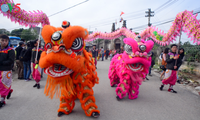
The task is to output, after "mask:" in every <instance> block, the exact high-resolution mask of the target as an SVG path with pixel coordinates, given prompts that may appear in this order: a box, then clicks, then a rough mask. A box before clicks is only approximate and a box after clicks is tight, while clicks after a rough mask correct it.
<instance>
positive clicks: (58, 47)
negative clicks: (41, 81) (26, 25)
mask: <svg viewBox="0 0 200 120" xmlns="http://www.w3.org/2000/svg"><path fill="white" fill-rule="evenodd" d="M62 27H63V28H61V27H58V28H56V27H53V26H50V25H46V26H44V27H43V29H42V32H41V34H42V37H43V39H44V41H45V44H46V45H45V48H46V51H45V52H43V53H42V54H41V57H40V62H39V65H40V67H41V68H45V70H44V71H45V73H46V74H48V75H49V76H50V77H52V78H61V79H62V78H63V77H65V76H69V75H70V74H71V73H73V72H79V71H80V70H81V68H82V67H84V59H85V58H84V57H83V55H82V53H83V49H84V39H86V38H87V37H88V31H87V30H86V29H85V28H83V27H81V26H70V24H69V22H68V24H66V25H65V26H64V25H63V26H62Z"/></svg>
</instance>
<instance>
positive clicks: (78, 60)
mask: <svg viewBox="0 0 200 120" xmlns="http://www.w3.org/2000/svg"><path fill="white" fill-rule="evenodd" d="M62 27H63V28H61V27H60V28H56V27H53V26H50V25H46V26H44V28H43V29H42V33H41V34H42V37H43V38H44V41H45V44H46V46H45V48H46V51H44V52H43V53H42V54H41V58H40V61H39V65H40V67H41V68H45V70H44V71H45V73H46V74H48V78H47V82H46V86H45V91H44V92H45V94H46V96H49V97H50V98H53V96H54V95H55V94H56V96H57V97H60V107H59V109H58V116H59V117H60V116H62V115H64V114H69V113H71V112H72V110H73V108H74V105H75V102H74V100H75V99H76V98H78V99H80V102H81V107H82V108H83V110H84V112H85V114H86V115H87V116H92V117H99V115H100V111H99V110H97V105H96V104H95V98H94V96H93V89H92V87H93V86H94V85H95V84H98V82H99V78H98V77H97V72H96V71H95V65H94V63H93V61H92V55H91V54H89V53H88V52H86V50H85V49H84V39H86V38H87V37H88V31H87V30H86V29H85V28H83V27H80V26H70V23H69V22H67V21H64V22H63V24H62Z"/></svg>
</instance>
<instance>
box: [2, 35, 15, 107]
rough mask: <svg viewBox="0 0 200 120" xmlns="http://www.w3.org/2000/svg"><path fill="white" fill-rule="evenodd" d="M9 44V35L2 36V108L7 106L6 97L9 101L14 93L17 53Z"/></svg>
mask: <svg viewBox="0 0 200 120" xmlns="http://www.w3.org/2000/svg"><path fill="white" fill-rule="evenodd" d="M8 42H9V37H8V36H7V35H0V43H1V46H0V95H1V99H0V108H1V107H3V106H4V105H5V104H6V102H5V97H6V96H7V99H9V98H10V96H11V93H12V92H13V90H12V89H11V83H12V67H13V66H12V65H13V64H14V60H15V51H14V50H13V49H12V48H11V47H9V46H8Z"/></svg>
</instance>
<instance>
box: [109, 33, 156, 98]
mask: <svg viewBox="0 0 200 120" xmlns="http://www.w3.org/2000/svg"><path fill="white" fill-rule="evenodd" d="M124 43H125V46H124V48H125V51H124V53H122V54H117V55H115V56H114V57H113V58H112V61H111V63H110V69H109V73H108V77H109V79H110V85H111V87H113V86H114V85H116V84H117V88H116V94H117V99H118V100H120V99H122V98H123V97H125V96H126V94H127V93H128V97H129V99H136V98H137V97H138V94H139V85H141V83H142V81H143V80H144V78H145V77H146V74H147V73H148V70H149V67H150V65H151V57H149V56H148V53H149V52H150V51H151V49H152V48H153V45H154V42H153V41H151V40H149V41H144V40H141V39H140V36H138V37H137V38H136V40H134V39H132V38H125V39H124Z"/></svg>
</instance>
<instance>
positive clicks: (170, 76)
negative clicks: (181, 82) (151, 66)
mask: <svg viewBox="0 0 200 120" xmlns="http://www.w3.org/2000/svg"><path fill="white" fill-rule="evenodd" d="M176 80H177V71H175V70H166V72H165V78H164V79H163V80H162V83H163V84H165V85H167V84H170V85H175V84H176Z"/></svg>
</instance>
